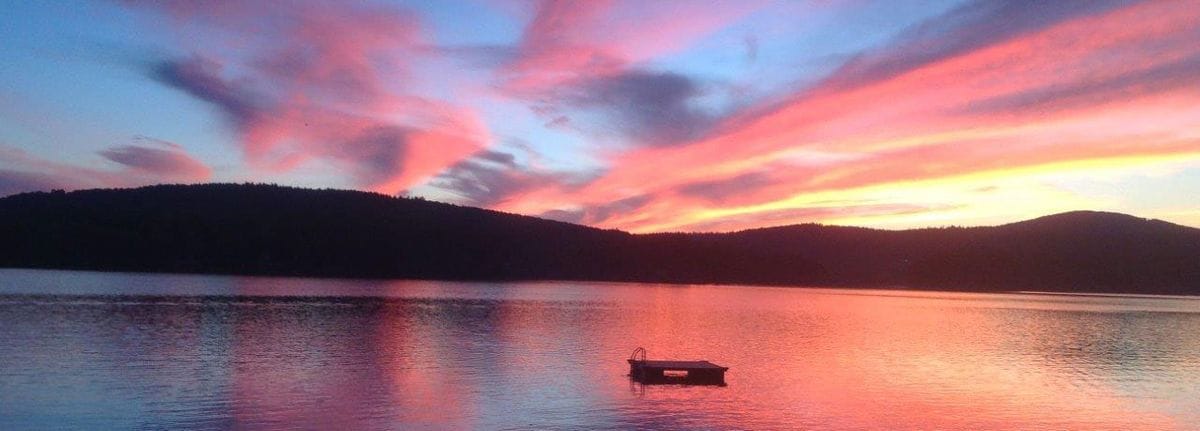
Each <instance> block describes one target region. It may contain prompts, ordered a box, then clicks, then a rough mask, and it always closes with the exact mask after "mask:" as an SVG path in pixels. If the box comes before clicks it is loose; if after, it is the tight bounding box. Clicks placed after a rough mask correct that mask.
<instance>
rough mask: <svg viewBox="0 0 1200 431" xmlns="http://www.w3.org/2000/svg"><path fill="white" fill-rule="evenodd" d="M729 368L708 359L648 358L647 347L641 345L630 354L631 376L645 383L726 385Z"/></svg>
mask: <svg viewBox="0 0 1200 431" xmlns="http://www.w3.org/2000/svg"><path fill="white" fill-rule="evenodd" d="M728 370H729V367H722V366H720V365H717V364H714V363H712V362H708V361H650V360H646V349H643V348H641V347H638V348H637V349H635V350H634V351H633V354H632V355H629V378H631V379H633V380H635V381H637V382H640V383H643V384H682V385H719V386H725V371H728Z"/></svg>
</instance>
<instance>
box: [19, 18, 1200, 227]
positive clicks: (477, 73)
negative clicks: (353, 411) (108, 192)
mask: <svg viewBox="0 0 1200 431" xmlns="http://www.w3.org/2000/svg"><path fill="white" fill-rule="evenodd" d="M285 3H286V5H287V6H286V7H284V6H283V5H284V4H285ZM0 8H2V13H0V46H3V60H2V61H0V196H2V195H9V194H13V193H19V192H25V191H33V190H48V189H51V188H63V189H80V188H95V187H130V186H141V185H148V184H156V183H193V182H246V181H251V182H268V183H279V184H287V185H296V186H304V187H333V188H351V189H360V190H373V191H378V192H382V193H387V194H405V195H408V196H422V197H426V198H428V199H432V200H438V201H445V202H453V203H458V204H464V205H472V206H482V207H487V208H493V209H497V210H502V211H508V212H515V213H520V214H528V215H534V216H539V217H546V218H552V219H557V220H563V221H569V222H574V223H582V224H588V225H592V226H599V227H605V228H619V229H624V230H630V231H634V232H655V231H730V230H739V229H746V228H753V227H760V226H770V225H782V224H791V223H802V222H822V223H831V224H848V225H862V226H874V227H882V228H907V227H919V226H945V225H980V224H998V223H1005V222H1011V221H1017V220H1021V219H1026V218H1032V217H1037V216H1041V215H1047V214H1051V213H1057V212H1062V211H1069V210H1078V209H1093V210H1106V211H1118V212H1125V213H1130V214H1134V215H1138V216H1142V217H1153V218H1161V219H1165V220H1168V221H1172V222H1176V223H1181V224H1186V225H1191V226H1200V0H1184V1H1172V0H1159V1H1141V2H1138V1H1106V0H1082V1H1075V0H1057V1H988V0H980V1H942V0H922V1H897V0H885V1H877V2H872V1H859V0H822V1H780V2H755V1H747V0H739V1H729V2H716V1H703V2H701V1H694V2H692V1H688V2H660V1H653V2H651V1H628V2H620V1H613V2H610V1H579V2H567V1H562V2H538V1H499V0H497V1H469V0H464V1H453V2H451V1H446V2H435V1H426V0H418V1H408V2H389V1H374V2H363V3H354V4H351V3H350V2H344V1H317V0H313V1H293V2H261V3H258V2H250V1H245V0H233V1H195V0H177V1H171V0H167V1H154V0H145V1H139V0H130V1H99V0H97V1H73V0H62V1H9V2H5V4H4V5H3V6H0Z"/></svg>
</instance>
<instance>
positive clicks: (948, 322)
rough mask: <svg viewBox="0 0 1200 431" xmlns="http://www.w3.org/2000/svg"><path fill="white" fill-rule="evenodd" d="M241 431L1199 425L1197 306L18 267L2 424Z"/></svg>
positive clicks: (3, 368) (1, 352)
mask: <svg viewBox="0 0 1200 431" xmlns="http://www.w3.org/2000/svg"><path fill="white" fill-rule="evenodd" d="M639 346H641V347H645V348H646V349H648V350H649V356H650V358H651V359H655V358H658V359H707V360H710V361H713V362H715V363H717V364H721V365H724V366H728V367H730V370H729V372H728V373H727V375H726V381H727V383H728V385H727V386H724V387H719V386H672V385H655V386H643V385H640V384H637V383H633V382H631V381H630V380H629V379H628V377H627V376H626V374H627V373H628V365H627V364H626V362H625V359H626V358H627V357H628V356H629V354H630V352H631V351H632V350H633V349H634V348H636V347H639ZM224 428H239V429H472V428H474V429H530V428H537V429H547V428H550V429H631V428H655V429H662V428H679V429H728V428H740V429H797V428H799V429H803V428H819V429H839V430H840V429H846V430H850V429H881V428H886V429H1027V430H1031V429H1046V430H1058V429H1113V430H1118V429H1119V430H1129V429H1152V430H1169V429H1200V299H1197V298H1187V297H1149V296H1088V295H1050V294H1036V293H1013V294H972V293H943V292H922V291H903V290H853V289H817V288H767V287H746V286H677V285H651V284H626V283H583V282H530V283H451V282H431V281H364V280H316V279H289V278H265V277H228V276H196V275H154V274H121V273H95V272H71V271H36V270H15V269H3V270H0V429H5V430H9V429H12V430H17V429H20V430H36V429H224Z"/></svg>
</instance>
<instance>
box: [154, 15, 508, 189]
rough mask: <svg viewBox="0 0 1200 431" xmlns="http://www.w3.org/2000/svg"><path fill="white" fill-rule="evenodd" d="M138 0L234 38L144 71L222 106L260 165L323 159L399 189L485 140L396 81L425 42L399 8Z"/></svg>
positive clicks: (473, 126) (470, 116) (447, 109)
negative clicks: (234, 43) (216, 49)
mask: <svg viewBox="0 0 1200 431" xmlns="http://www.w3.org/2000/svg"><path fill="white" fill-rule="evenodd" d="M136 3H137V4H138V5H139V6H146V7H151V8H155V9H159V10H162V11H164V12H165V13H166V14H167V15H168V16H170V17H171V18H172V19H174V20H177V21H178V22H179V23H180V25H182V26H184V27H188V26H194V27H196V28H198V30H197V31H198V32H200V33H201V34H204V35H212V34H213V33H214V32H216V33H218V34H228V35H232V38H233V39H237V40H239V46H238V48H239V49H236V50H222V51H221V52H223V53H225V54H223V56H214V55H201V54H198V55H196V56H194V57H192V58H185V59H172V60H165V61H162V62H160V63H159V64H158V65H156V66H155V67H154V68H153V69H152V70H151V71H150V74H151V76H152V77H153V78H154V79H156V80H158V81H159V82H161V83H163V84H164V85H167V86H170V87H172V88H176V89H178V90H180V91H182V92H184V93H186V94H188V95H190V96H193V97H195V98H197V99H200V100H203V101H205V102H208V103H210V104H212V105H213V106H215V107H216V108H218V109H219V110H220V111H221V112H222V113H223V114H224V115H225V117H226V118H227V119H229V120H230V124H231V125H232V126H233V129H234V131H235V132H237V134H238V136H239V138H240V142H241V145H242V149H243V153H244V154H245V156H246V160H247V162H249V164H250V165H251V166H253V167H256V168H258V169H259V170H261V171H264V172H286V171H289V170H292V169H294V168H296V167H297V166H299V165H301V164H303V163H306V162H310V161H322V162H328V163H330V164H331V165H332V166H335V167H337V168H338V169H340V170H341V171H342V172H343V173H345V174H346V175H347V176H348V177H349V178H350V180H351V181H352V183H353V184H354V185H355V186H356V187H361V188H368V189H372V190H375V191H380V192H385V193H395V192H398V191H401V190H403V189H405V188H407V187H410V186H412V185H414V184H417V183H419V182H421V181H423V180H425V179H427V178H429V177H431V176H432V175H434V174H436V173H437V172H439V171H440V170H442V169H444V168H446V167H448V166H450V165H452V164H454V163H455V162H457V161H458V160H461V159H463V158H465V157H467V156H469V155H470V154H472V153H474V152H475V151H477V150H478V149H479V148H481V147H482V146H483V144H484V143H485V142H486V141H487V140H488V139H489V138H488V136H487V135H488V132H487V130H486V127H485V126H484V125H483V122H482V121H480V120H479V119H478V118H477V117H476V115H475V113H474V112H473V111H471V110H469V109H466V108H463V107H459V106H454V105H451V104H449V103H445V102H440V101H436V100H430V99H426V98H422V97H418V96H414V95H412V93H411V92H409V91H406V89H405V88H403V84H402V83H403V82H405V78H406V77H407V73H408V72H407V70H408V67H409V62H410V61H411V60H412V58H414V56H418V55H421V54H422V52H423V51H422V50H423V47H424V46H426V45H427V43H426V41H425V40H424V37H423V35H422V29H421V26H420V22H419V21H418V19H417V17H416V16H414V15H413V14H411V13H408V12H407V11H404V10H401V9H397V8H393V7H387V6H381V5H362V4H355V5H348V4H341V3H336V2H320V1H305V2H299V3H296V4H291V5H289V6H288V7H286V8H280V7H277V6H276V5H270V4H265V3H252V2H228V3H224V2H221V3H215V4H213V5H211V7H196V5H195V3H193V2H187V1H182V2H163V3H160V2H147V3H144V2H136ZM194 49H196V50H198V51H201V50H203V47H194ZM228 53H233V54H228ZM234 55H236V57H234Z"/></svg>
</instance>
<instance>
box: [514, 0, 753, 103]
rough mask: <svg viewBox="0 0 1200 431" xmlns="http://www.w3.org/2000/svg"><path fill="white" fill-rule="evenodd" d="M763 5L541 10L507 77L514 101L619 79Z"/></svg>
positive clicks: (599, 4)
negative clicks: (619, 74)
mask: <svg viewBox="0 0 1200 431" xmlns="http://www.w3.org/2000/svg"><path fill="white" fill-rule="evenodd" d="M764 3H765V2H759V1H741V2H715V3H709V4H706V5H704V6H703V7H697V5H694V4H689V3H686V2H636V1H586V2H560V1H553V0H547V1H541V2H538V3H537V5H538V6H537V8H536V11H535V13H534V17H533V20H532V21H531V22H530V23H529V25H528V26H526V28H525V32H524V34H523V36H522V38H521V42H520V46H519V47H518V48H519V49H518V55H517V59H516V61H515V62H513V63H512V64H511V65H509V67H508V68H507V70H505V71H504V74H505V75H506V77H507V79H508V80H507V82H506V88H507V89H508V90H509V91H510V92H512V93H514V94H525V95H529V94H537V93H539V92H542V91H546V90H548V89H552V88H553V87H555V86H558V85H563V84H568V83H577V82H580V81H586V80H588V79H591V78H595V77H599V76H604V75H609V74H613V73H617V72H620V71H622V70H625V69H627V68H628V67H630V66H632V65H635V64H636V63H639V62H644V61H647V60H650V59H653V58H655V57H658V56H662V55H665V54H668V53H672V52H677V51H680V50H683V49H685V48H687V47H688V46H690V45H691V44H693V43H695V42H696V41H698V40H700V39H701V38H703V37H705V36H707V35H709V34H712V33H713V32H715V31H717V30H719V29H721V28H723V27H725V26H727V25H729V24H730V23H732V22H735V21H737V20H739V19H741V18H743V17H745V16H746V15H748V14H749V13H751V12H753V11H755V10H757V9H758V8H760V7H762V5H763V4H764Z"/></svg>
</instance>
